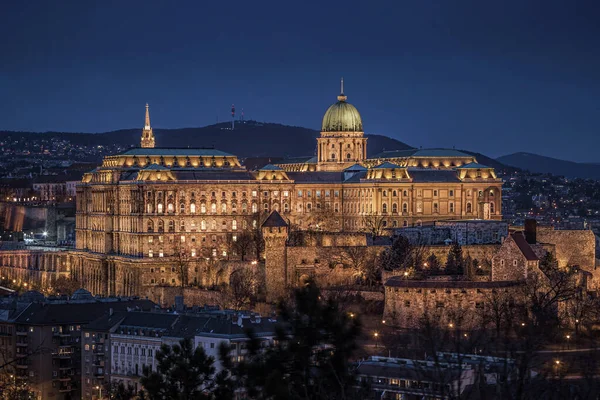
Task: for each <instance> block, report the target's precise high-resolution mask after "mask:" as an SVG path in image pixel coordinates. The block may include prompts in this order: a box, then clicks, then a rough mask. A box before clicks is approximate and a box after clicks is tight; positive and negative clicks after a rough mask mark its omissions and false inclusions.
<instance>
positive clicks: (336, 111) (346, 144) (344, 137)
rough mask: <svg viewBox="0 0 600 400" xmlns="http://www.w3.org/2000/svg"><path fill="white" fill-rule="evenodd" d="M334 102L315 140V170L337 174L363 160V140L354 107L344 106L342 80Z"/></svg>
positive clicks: (364, 150) (358, 115) (365, 149)
mask: <svg viewBox="0 0 600 400" xmlns="http://www.w3.org/2000/svg"><path fill="white" fill-rule="evenodd" d="M337 99H338V101H337V103H335V104H333V105H331V106H330V107H329V109H327V112H326V113H325V116H324V117H323V124H322V126H321V136H320V137H319V138H317V160H318V164H317V169H318V170H320V171H341V170H343V169H345V168H347V167H349V166H351V165H353V164H356V163H360V162H362V161H363V160H365V159H366V158H367V139H366V138H365V137H364V131H363V125H362V119H361V117H360V114H359V112H358V110H357V109H356V107H354V106H353V105H352V104H350V103H348V102H347V101H346V100H347V99H348V97H347V96H346V95H345V94H344V78H342V82H341V92H340V95H339V96H338V98H337Z"/></svg>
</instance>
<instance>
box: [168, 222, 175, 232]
mask: <svg viewBox="0 0 600 400" xmlns="http://www.w3.org/2000/svg"><path fill="white" fill-rule="evenodd" d="M169 232H175V221H173V220H170V221H169Z"/></svg>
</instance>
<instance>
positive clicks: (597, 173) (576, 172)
mask: <svg viewBox="0 0 600 400" xmlns="http://www.w3.org/2000/svg"><path fill="white" fill-rule="evenodd" d="M496 161H499V162H501V163H502V164H506V165H511V166H513V167H517V168H521V169H524V170H528V171H531V172H538V173H548V174H553V175H563V176H566V177H570V178H585V179H600V165H598V164H586V163H576V162H573V161H565V160H559V159H557V158H552V157H545V156H540V155H538V154H532V153H514V154H508V155H506V156H502V157H498V158H497V159H496Z"/></svg>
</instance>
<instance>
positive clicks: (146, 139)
mask: <svg viewBox="0 0 600 400" xmlns="http://www.w3.org/2000/svg"><path fill="white" fill-rule="evenodd" d="M141 146H142V147H145V148H153V147H154V133H152V127H151V126H150V108H149V106H148V103H146V120H145V121H144V130H143V131H142V144H141Z"/></svg>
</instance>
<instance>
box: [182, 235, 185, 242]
mask: <svg viewBox="0 0 600 400" xmlns="http://www.w3.org/2000/svg"><path fill="white" fill-rule="evenodd" d="M181 243H185V236H184V235H181Z"/></svg>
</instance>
